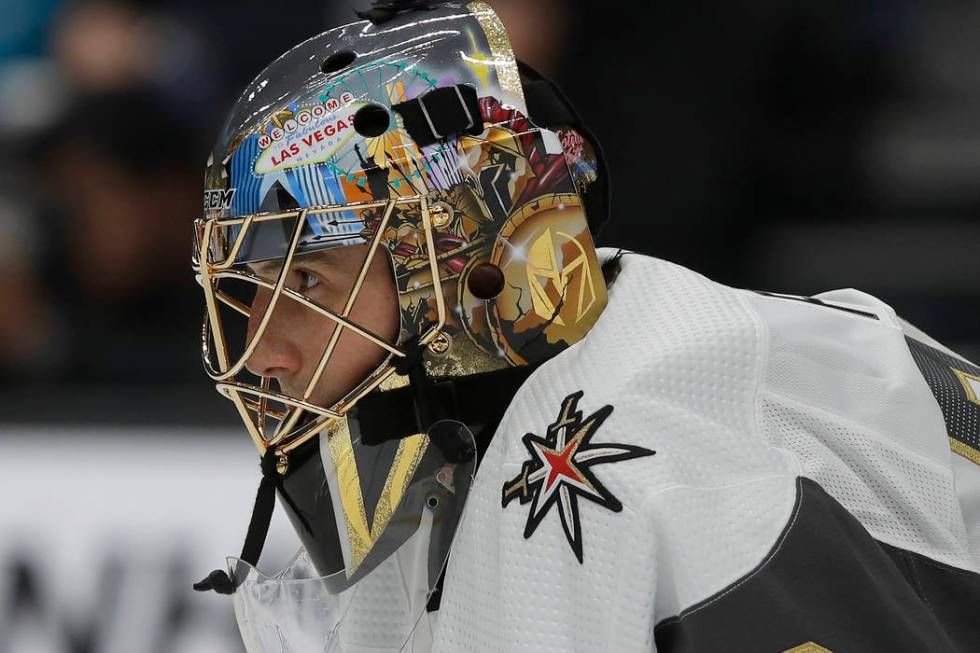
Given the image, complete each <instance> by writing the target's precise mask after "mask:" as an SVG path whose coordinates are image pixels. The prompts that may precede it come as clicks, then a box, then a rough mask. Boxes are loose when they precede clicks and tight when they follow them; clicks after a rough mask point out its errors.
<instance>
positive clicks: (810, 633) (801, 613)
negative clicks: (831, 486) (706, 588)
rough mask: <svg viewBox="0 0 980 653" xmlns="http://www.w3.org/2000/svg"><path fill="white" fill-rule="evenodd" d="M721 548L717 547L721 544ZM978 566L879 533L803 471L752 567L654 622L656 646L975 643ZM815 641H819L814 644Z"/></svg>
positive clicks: (954, 649)
mask: <svg viewBox="0 0 980 653" xmlns="http://www.w3.org/2000/svg"><path fill="white" fill-rule="evenodd" d="M719 555H724V552H723V551H720V552H719ZM978 605H980V574H976V573H974V572H971V571H968V570H963V569H958V568H955V567H951V566H949V565H944V564H942V563H939V562H936V561H934V560H931V559H929V558H927V557H925V556H922V555H920V554H918V553H914V552H911V551H905V550H903V549H899V548H897V547H894V546H890V545H887V544H882V543H880V542H877V541H876V540H875V539H874V538H872V537H871V535H870V534H869V533H868V532H867V530H866V529H865V528H864V527H863V526H862V525H861V523H860V522H859V521H858V520H857V519H856V518H855V517H854V516H853V515H851V514H850V513H849V512H847V510H846V509H845V508H844V507H843V506H842V505H841V504H840V503H838V502H837V501H836V500H835V499H834V498H833V497H831V496H830V495H829V494H828V493H827V492H826V491H824V490H823V488H821V487H820V485H819V484H818V483H816V482H815V481H813V480H811V479H808V478H800V479H798V482H797V497H796V504H795V507H794V510H793V512H792V514H791V516H790V518H789V519H788V520H787V525H786V527H785V528H784V529H783V531H782V533H780V535H779V537H778V538H777V540H776V543H775V544H774V545H773V547H772V548H771V549H770V551H769V552H768V553H767V554H766V556H765V557H764V558H763V560H762V562H760V563H759V565H758V566H756V567H755V568H754V569H753V570H752V571H750V572H749V573H748V574H746V575H745V576H743V577H742V578H740V579H739V580H737V581H735V582H734V583H731V584H730V585H729V586H728V587H726V588H725V589H723V590H721V591H720V592H717V593H716V594H714V595H713V596H711V597H709V598H707V599H704V600H702V601H700V602H699V603H697V604H695V605H694V606H691V607H690V608H687V609H686V610H683V611H682V612H681V613H680V614H678V615H676V616H672V617H669V618H666V619H663V620H662V621H660V622H659V623H657V625H656V626H655V627H654V639H655V641H656V644H657V650H658V651H662V652H663V651H669V652H680V651H683V652H685V653H700V652H702V651H704V652H707V651H719V650H729V651H772V652H773V653H778V652H780V651H789V650H794V649H796V650H799V647H800V645H801V644H804V643H813V644H814V645H819V646H821V647H823V648H824V649H826V650H829V651H834V652H835V653H841V652H850V651H862V652H867V651H870V652H876V651H882V652H884V651H888V652H889V653H896V652H898V653H904V652H908V653H912V652H913V651H914V652H916V653H918V652H920V651H930V652H936V653H966V652H967V651H978V650H980V625H978V622H977V619H976V615H977V607H976V606H978ZM816 650H819V649H816Z"/></svg>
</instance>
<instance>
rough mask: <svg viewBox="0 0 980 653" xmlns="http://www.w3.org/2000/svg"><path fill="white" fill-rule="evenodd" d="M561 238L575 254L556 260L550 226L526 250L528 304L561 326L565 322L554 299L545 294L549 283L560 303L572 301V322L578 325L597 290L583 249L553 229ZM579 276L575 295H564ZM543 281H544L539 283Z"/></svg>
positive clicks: (588, 309) (593, 300) (567, 235)
mask: <svg viewBox="0 0 980 653" xmlns="http://www.w3.org/2000/svg"><path fill="white" fill-rule="evenodd" d="M555 234H557V235H558V236H559V237H560V238H562V239H563V240H564V241H566V242H568V243H571V244H573V245H574V246H575V247H576V248H577V249H578V255H577V256H575V257H574V258H572V259H571V260H570V261H567V262H563V263H559V262H558V260H557V258H556V257H555V250H556V246H555V238H554V235H552V232H551V230H550V229H548V230H546V231H545V232H544V233H543V234H541V235H540V236H538V237H537V239H536V240H535V241H534V242H533V243H531V246H530V247H529V248H528V252H527V278H528V285H529V287H530V289H531V305H532V307H533V309H534V312H535V314H536V315H537V316H538V317H540V318H541V319H544V320H552V321H554V323H555V324H558V325H560V326H564V325H565V322H564V320H563V319H562V317H561V315H558V313H560V311H559V310H558V307H557V305H556V303H555V302H553V301H552V300H551V299H550V298H549V297H548V292H547V285H548V284H547V282H550V283H551V285H553V286H554V288H555V290H556V291H557V292H558V296H559V298H560V299H559V301H560V302H569V301H575V323H576V324H577V323H578V322H580V321H581V320H582V317H584V316H585V315H586V314H587V313H588V312H589V311H590V310H591V309H592V307H593V306H594V305H595V302H596V298H597V297H596V290H595V280H594V279H593V278H592V271H591V270H590V269H589V260H588V255H587V254H586V252H585V248H583V247H582V244H581V243H580V242H578V240H576V239H575V238H574V237H573V236H571V235H569V234H566V233H564V232H561V231H556V232H555ZM576 274H578V275H580V276H581V282H580V283H579V287H578V293H577V296H576V297H574V298H572V297H567V296H566V292H567V291H568V289H569V285H570V282H571V280H572V277H573V276H574V275H576ZM542 280H544V281H545V283H542Z"/></svg>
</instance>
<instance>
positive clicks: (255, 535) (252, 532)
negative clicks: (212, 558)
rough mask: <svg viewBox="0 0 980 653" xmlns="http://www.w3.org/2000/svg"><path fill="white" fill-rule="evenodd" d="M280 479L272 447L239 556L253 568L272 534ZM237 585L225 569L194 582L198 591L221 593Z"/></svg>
mask: <svg viewBox="0 0 980 653" xmlns="http://www.w3.org/2000/svg"><path fill="white" fill-rule="evenodd" d="M279 480H280V476H279V472H278V471H277V470H276V451H275V449H274V448H270V449H269V450H267V451H266V452H265V455H264V456H262V481H261V482H260V483H259V489H258V492H256V494H255V505H254V506H253V507H252V519H251V520H249V523H248V532H247V533H246V535H245V543H244V544H243V545H242V555H241V556H239V557H240V558H241V559H242V560H243V561H244V562H247V563H248V564H250V565H252V566H253V567H254V566H256V565H257V564H258V562H259V557H260V556H261V555H262V547H263V546H265V538H266V536H267V535H268V534H269V523H270V522H271V521H272V512H273V511H274V510H275V508H276V487H277V486H278V484H279ZM237 587H238V585H237V584H236V583H235V581H233V580H232V579H231V578H230V577H229V576H228V572H227V571H225V570H224V569H215V570H214V571H212V572H211V573H210V574H208V576H207V578H205V579H204V580H201V581H199V582H197V583H194V589H195V590H197V591H198V592H207V591H209V590H214V591H215V592H217V593H218V594H233V593H234V592H235V589H236V588H237Z"/></svg>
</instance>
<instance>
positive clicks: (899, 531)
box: [762, 395, 973, 569]
mask: <svg viewBox="0 0 980 653" xmlns="http://www.w3.org/2000/svg"><path fill="white" fill-rule="evenodd" d="M762 414H763V415H764V422H763V424H764V432H765V433H766V434H767V436H768V437H769V438H770V440H771V441H772V443H773V444H774V445H775V446H778V447H783V448H785V449H787V450H789V451H792V452H793V453H794V454H795V455H796V456H798V457H799V460H800V464H801V466H802V468H803V473H804V475H805V476H807V477H809V478H812V479H813V480H815V481H817V482H818V483H819V484H820V485H821V486H822V487H823V488H824V489H825V490H827V492H828V493H830V494H831V496H833V497H834V498H835V499H837V500H838V501H839V502H840V503H841V505H843V506H844V507H845V508H846V509H847V510H848V512H850V513H851V514H853V515H854V516H855V517H857V518H858V520H859V521H860V522H861V524H862V525H863V526H864V527H865V528H866V529H867V530H868V532H869V533H871V535H872V536H873V537H874V538H875V539H877V540H880V541H882V542H886V543H888V544H891V545H893V546H897V547H899V548H902V549H906V550H909V551H915V552H916V553H921V554H922V555H925V556H927V557H929V558H932V559H933V560H938V561H939V562H944V563H946V564H949V565H953V566H955V567H959V568H961V569H973V561H972V558H971V557H970V554H969V551H968V550H967V549H966V547H965V543H966V535H965V532H964V528H963V518H962V514H961V512H960V509H959V504H958V503H957V502H956V500H955V496H956V494H955V490H954V488H953V483H952V478H951V476H950V474H949V471H948V470H947V469H946V468H944V467H942V466H939V465H937V464H936V463H934V462H933V461H931V460H929V459H927V458H924V457H921V456H914V455H910V454H909V452H908V451H906V450H903V449H902V448H900V447H898V446H897V445H896V444H895V443H894V442H892V441H890V440H888V439H887V438H884V437H882V436H881V435H879V434H877V433H875V432H874V431H871V430H870V429H867V428H863V427H862V426H860V425H858V424H855V423H854V422H850V421H847V420H845V419H842V418H840V417H838V416H835V415H831V414H829V413H826V412H824V411H821V410H819V409H815V408H813V407H811V406H806V405H804V404H801V403H800V402H797V401H794V400H792V399H788V398H786V397H780V396H777V395H765V396H764V397H763V399H762Z"/></svg>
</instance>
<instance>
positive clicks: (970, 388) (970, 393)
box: [949, 367, 980, 406]
mask: <svg viewBox="0 0 980 653" xmlns="http://www.w3.org/2000/svg"><path fill="white" fill-rule="evenodd" d="M949 369H950V370H952V372H953V374H955V375H956V378H957V379H959V380H960V385H962V386H963V390H964V391H965V392H966V398H967V399H968V400H969V401H970V402H972V403H974V404H977V405H978V406H980V397H978V396H977V393H978V388H980V376H976V375H974V374H968V373H966V372H964V371H963V370H958V369H956V368H955V367H951V368H949ZM974 384H975V385H974Z"/></svg>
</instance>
